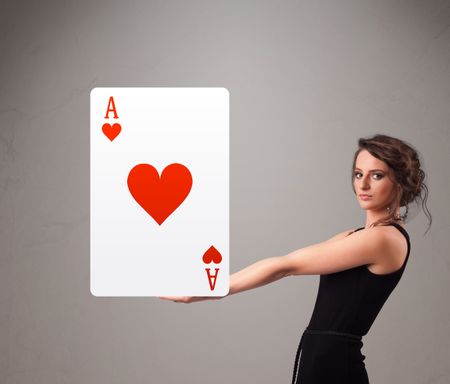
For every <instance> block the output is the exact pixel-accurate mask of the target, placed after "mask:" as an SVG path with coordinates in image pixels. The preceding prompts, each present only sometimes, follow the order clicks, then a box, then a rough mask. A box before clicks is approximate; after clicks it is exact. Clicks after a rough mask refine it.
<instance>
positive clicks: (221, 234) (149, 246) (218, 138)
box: [90, 87, 229, 296]
mask: <svg viewBox="0 0 450 384" xmlns="http://www.w3.org/2000/svg"><path fill="white" fill-rule="evenodd" d="M90 113H91V118H90V123H91V132H90V144H91V148H90V151H91V159H90V168H91V169H90V171H91V174H90V181H91V185H90V187H91V189H90V199H91V200H90V201H91V206H90V224H91V228H90V231H91V233H90V235H91V239H90V240H91V243H90V257H91V293H92V294H93V295H94V296H225V295H226V294H227V293H228V291H229V93H228V91H227V90H226V89H225V88H139V87H119V88H94V89H92V90H91V96H90Z"/></svg>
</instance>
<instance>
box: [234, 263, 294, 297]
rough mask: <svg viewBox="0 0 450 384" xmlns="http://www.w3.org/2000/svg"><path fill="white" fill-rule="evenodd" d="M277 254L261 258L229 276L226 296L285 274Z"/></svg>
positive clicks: (274, 279)
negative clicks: (228, 289) (228, 287)
mask: <svg viewBox="0 0 450 384" xmlns="http://www.w3.org/2000/svg"><path fill="white" fill-rule="evenodd" d="M281 261H282V260H281V258H280V257H278V256H274V257H269V258H266V259H262V260H259V261H257V262H256V263H253V264H251V265H249V266H248V267H246V268H244V269H241V270H240V271H239V272H236V273H233V274H232V275H231V276H230V291H229V292H228V295H227V296H230V295H234V294H235V293H238V292H242V291H247V290H249V289H253V288H257V287H260V286H262V285H266V284H269V283H272V282H274V281H276V280H279V279H281V278H283V277H285V276H286V274H285V273H284V271H283V270H282V262H281Z"/></svg>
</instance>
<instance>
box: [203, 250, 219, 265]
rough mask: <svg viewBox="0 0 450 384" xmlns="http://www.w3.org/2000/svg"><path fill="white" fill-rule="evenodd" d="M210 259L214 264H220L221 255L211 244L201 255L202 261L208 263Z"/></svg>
mask: <svg viewBox="0 0 450 384" xmlns="http://www.w3.org/2000/svg"><path fill="white" fill-rule="evenodd" d="M211 261H212V262H214V263H215V264H220V262H221V261H222V255H221V254H220V252H219V251H218V250H217V249H216V248H214V246H213V245H211V246H210V247H209V249H208V250H207V251H206V252H205V254H204V255H203V262H204V263H206V264H209V263H210V262H211Z"/></svg>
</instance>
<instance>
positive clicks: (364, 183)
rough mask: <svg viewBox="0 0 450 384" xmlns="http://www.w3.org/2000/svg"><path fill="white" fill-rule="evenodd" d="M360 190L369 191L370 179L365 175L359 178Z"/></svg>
mask: <svg viewBox="0 0 450 384" xmlns="http://www.w3.org/2000/svg"><path fill="white" fill-rule="evenodd" d="M361 189H363V190H367V189H370V179H369V177H368V176H367V175H366V176H364V177H362V178H361Z"/></svg>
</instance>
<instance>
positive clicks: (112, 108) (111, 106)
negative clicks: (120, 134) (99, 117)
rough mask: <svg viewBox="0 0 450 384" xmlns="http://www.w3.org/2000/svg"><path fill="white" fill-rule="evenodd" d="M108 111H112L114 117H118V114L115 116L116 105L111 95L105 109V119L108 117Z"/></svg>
mask: <svg viewBox="0 0 450 384" xmlns="http://www.w3.org/2000/svg"><path fill="white" fill-rule="evenodd" d="M109 112H114V118H115V119H118V118H119V116H117V111H116V105H115V104H114V98H113V97H112V96H110V98H109V101H108V109H107V110H106V116H105V119H109Z"/></svg>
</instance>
